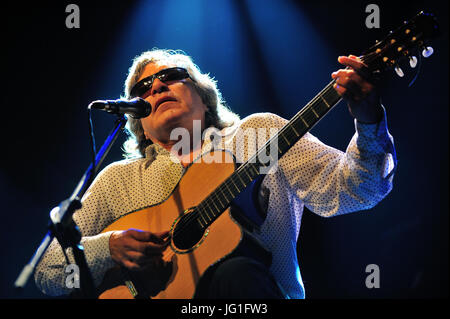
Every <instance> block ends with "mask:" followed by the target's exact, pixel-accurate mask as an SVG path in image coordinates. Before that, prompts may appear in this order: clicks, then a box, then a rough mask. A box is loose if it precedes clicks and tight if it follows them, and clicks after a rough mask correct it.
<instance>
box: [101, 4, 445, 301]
mask: <svg viewBox="0 0 450 319" xmlns="http://www.w3.org/2000/svg"><path fill="white" fill-rule="evenodd" d="M438 33H439V31H438V25H437V22H436V19H435V17H434V16H433V15H431V14H427V13H424V12H420V13H419V14H418V15H416V16H415V17H414V18H412V19H411V20H410V21H408V22H404V23H403V25H401V26H400V27H399V28H398V29H396V30H395V31H394V32H391V33H390V34H389V35H388V36H387V37H386V38H385V39H384V40H382V41H379V42H377V43H376V44H375V45H374V46H372V47H371V48H369V49H368V50H367V51H366V52H365V53H364V54H363V55H362V56H361V57H360V59H361V60H362V61H363V62H364V63H365V64H366V65H367V67H368V71H369V72H370V73H371V74H373V75H381V74H382V73H383V72H385V71H387V70H391V69H395V71H396V72H397V74H399V75H400V76H401V75H402V71H401V69H399V67H398V65H399V63H400V62H401V61H403V60H405V59H410V64H411V66H412V67H415V64H416V63H417V58H416V57H415V56H414V55H417V53H418V51H419V50H423V52H422V55H423V56H424V57H428V55H429V54H430V52H431V50H432V49H431V48H430V47H427V43H428V42H429V41H430V40H431V39H432V38H433V37H435V36H437V35H438ZM419 53H420V52H419ZM419 58H420V55H419ZM334 83H335V81H334V80H333V81H331V82H330V83H329V84H328V85H327V86H326V87H325V88H324V89H323V90H322V91H321V92H319V93H318V94H317V95H316V96H315V97H314V98H313V99H312V100H311V101H310V102H309V103H308V104H307V105H306V106H304V107H303V108H302V109H301V110H300V111H299V112H298V113H297V114H296V115H295V116H294V117H293V118H292V119H291V120H290V121H289V122H288V123H287V124H286V125H285V126H284V127H283V128H281V129H280V131H279V132H278V133H277V134H276V135H275V136H274V137H273V138H271V139H269V140H268V141H267V142H266V144H265V145H264V146H263V147H261V148H260V149H259V150H258V151H257V152H256V154H255V155H254V156H253V157H252V158H250V159H249V160H248V161H247V162H245V163H243V164H241V165H240V166H239V167H238V166H237V165H236V163H235V161H234V157H233V154H231V153H229V152H226V151H215V152H214V154H208V156H214V158H216V159H217V156H219V157H220V158H221V159H222V161H217V160H216V161H215V162H214V163H207V162H208V161H203V160H201V158H199V159H198V160H196V161H194V162H193V163H192V164H191V165H190V166H189V167H188V169H187V170H186V172H185V174H184V175H183V176H182V178H181V179H180V181H179V183H178V184H177V186H176V187H175V188H174V190H173V191H172V193H171V195H170V196H169V197H168V198H167V199H165V200H164V201H163V202H162V203H160V204H157V205H155V206H151V207H147V208H145V209H142V210H139V211H135V212H131V213H128V214H126V215H124V216H122V217H120V218H119V219H117V220H116V221H115V222H113V223H112V224H111V225H109V226H108V227H106V228H105V229H104V230H103V231H102V232H103V233H104V232H108V231H113V230H126V229H129V228H137V229H141V230H146V231H152V232H161V231H164V230H166V229H170V246H168V248H167V249H166V250H165V252H164V254H163V260H164V261H165V262H166V267H164V268H163V269H162V270H161V271H158V272H149V271H147V272H145V271H143V272H139V273H138V272H131V271H127V270H126V269H124V268H120V267H119V266H117V267H114V268H113V269H111V270H109V271H108V272H107V273H106V274H105V277H104V280H103V282H102V284H101V286H100V287H99V291H100V292H101V293H100V294H99V298H104V299H110V298H111V299H121V298H139V297H143V298H155V299H187V298H192V297H193V295H194V293H195V289H196V286H197V284H198V282H199V280H200V278H201V277H202V276H206V275H207V274H208V273H209V271H211V270H212V269H213V268H214V267H215V266H216V265H218V264H219V263H220V262H221V261H222V260H224V259H226V258H230V257H231V256H235V255H246V256H248V255H250V256H251V257H253V258H257V259H259V260H260V261H261V262H263V263H265V264H266V265H270V262H271V254H270V252H269V251H267V250H265V249H264V247H263V245H261V244H260V243H259V241H258V240H257V239H256V238H255V237H254V236H253V235H252V232H251V231H252V230H253V229H255V228H256V229H257V228H259V226H260V225H261V224H262V223H263V221H264V214H262V213H261V212H260V210H259V209H258V207H257V205H253V203H254V202H255V197H256V192H257V189H258V185H259V183H260V182H261V180H262V176H264V175H262V174H260V169H261V168H263V167H266V166H267V165H269V164H267V163H263V162H261V161H260V160H259V159H260V158H262V157H261V156H260V155H261V154H265V155H269V154H270V149H273V148H275V149H276V150H277V151H278V158H280V157H282V156H283V155H284V154H285V153H286V152H287V151H288V150H289V149H290V148H291V146H292V145H294V144H295V143H296V142H297V141H298V140H299V139H300V138H301V137H302V136H303V135H304V134H306V133H307V132H308V131H309V130H311V128H312V127H313V126H314V125H315V124H316V123H317V122H318V121H319V120H320V119H321V118H323V117H324V116H325V115H326V114H327V113H328V112H329V111H330V110H331V109H332V108H333V107H334V106H335V105H336V104H337V103H338V102H339V101H340V100H341V99H342V98H341V96H340V95H339V94H338V93H337V92H336V91H335V89H334V88H333V85H334ZM199 181H201V183H199Z"/></svg>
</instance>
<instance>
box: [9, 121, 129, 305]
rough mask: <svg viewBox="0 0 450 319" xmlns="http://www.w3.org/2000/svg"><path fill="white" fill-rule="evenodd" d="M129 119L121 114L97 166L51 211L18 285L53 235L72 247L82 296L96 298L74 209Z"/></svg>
mask: <svg viewBox="0 0 450 319" xmlns="http://www.w3.org/2000/svg"><path fill="white" fill-rule="evenodd" d="M126 122H127V119H126V118H125V116H124V115H118V118H117V120H116V122H115V126H114V128H113V130H112V131H111V133H110V134H109V136H108V137H107V138H106V140H105V142H104V143H103V145H102V147H101V149H100V150H99V151H98V153H97V155H96V157H95V165H94V163H91V164H90V165H89V167H88V168H87V170H86V172H85V173H84V175H83V177H82V178H81V180H80V182H79V183H78V185H77V187H76V188H75V190H74V192H73V193H72V195H71V196H70V197H69V198H68V199H66V200H64V201H62V202H61V203H60V204H59V206H57V207H55V208H53V209H52V210H51V212H50V222H49V230H48V232H47V234H46V235H45V237H44V239H43V240H42V242H41V244H40V245H39V247H38V249H37V250H36V252H35V253H34V255H33V257H32V258H31V260H30V261H29V262H28V264H27V265H25V267H24V268H23V270H22V272H21V273H20V275H19V277H18V278H17V279H16V282H15V283H14V286H15V287H16V288H24V287H25V285H26V283H27V281H28V279H29V277H30V276H31V275H32V274H33V272H34V270H35V268H36V266H37V264H38V263H39V261H40V260H41V258H42V256H43V255H44V253H45V252H46V250H47V248H48V246H49V245H50V243H51V241H52V240H53V238H56V239H57V240H58V241H59V243H60V245H61V247H62V248H63V250H64V251H65V249H66V248H69V247H71V248H72V250H73V255H74V257H75V262H76V264H77V266H78V267H79V270H80V290H81V296H82V297H83V298H96V297H97V293H96V289H95V286H94V281H93V279H92V275H91V273H90V270H89V267H88V265H87V262H86V257H85V255H84V248H83V246H82V245H81V243H80V241H81V233H80V231H79V228H78V226H77V225H76V224H75V222H74V220H73V219H72V215H73V213H74V212H75V210H77V209H80V208H81V198H82V197H83V195H84V193H85V192H86V191H87V189H88V188H89V186H90V184H91V183H92V181H93V179H94V176H95V173H96V172H97V171H98V168H99V167H100V165H101V164H102V162H103V160H104V159H105V157H106V155H107V154H108V152H109V151H110V149H111V147H112V145H113V143H114V142H115V141H116V139H117V137H118V135H119V132H120V131H121V130H122V129H123V127H124V126H125V124H126Z"/></svg>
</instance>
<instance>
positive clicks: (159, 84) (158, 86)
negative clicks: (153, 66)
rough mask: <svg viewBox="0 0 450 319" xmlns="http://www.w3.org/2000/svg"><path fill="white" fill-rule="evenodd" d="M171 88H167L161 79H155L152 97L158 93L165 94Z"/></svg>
mask: <svg viewBox="0 0 450 319" xmlns="http://www.w3.org/2000/svg"><path fill="white" fill-rule="evenodd" d="M168 90H169V87H168V86H167V84H166V83H164V82H163V81H161V80H160V79H155V80H154V81H153V85H152V92H151V93H152V95H155V94H157V93H161V92H165V91H168Z"/></svg>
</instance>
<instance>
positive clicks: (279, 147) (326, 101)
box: [197, 80, 342, 229]
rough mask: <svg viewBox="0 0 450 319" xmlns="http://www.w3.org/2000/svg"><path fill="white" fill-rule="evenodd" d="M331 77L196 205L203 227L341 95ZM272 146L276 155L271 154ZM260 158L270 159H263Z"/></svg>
mask: <svg viewBox="0 0 450 319" xmlns="http://www.w3.org/2000/svg"><path fill="white" fill-rule="evenodd" d="M334 83H335V81H334V80H333V81H331V82H330V83H329V84H328V85H327V86H326V87H325V88H324V89H323V90H322V91H321V92H320V93H319V94H317V95H316V96H315V97H314V98H313V99H312V100H311V101H310V102H309V103H308V104H307V105H306V106H304V107H303V108H302V109H301V110H300V111H299V112H298V113H297V114H296V115H295V116H294V117H293V118H292V119H291V120H290V121H289V122H288V123H286V124H285V125H284V126H283V127H282V128H281V129H280V130H279V132H278V133H277V134H275V135H274V136H273V137H272V138H270V139H269V140H268V141H267V142H266V143H265V144H264V146H263V147H261V148H260V149H259V150H258V151H257V152H256V153H255V155H253V156H252V157H251V158H250V159H249V160H248V161H247V162H245V163H243V164H242V165H241V166H240V167H239V168H238V169H237V170H236V171H235V172H234V173H233V174H231V176H230V177H229V178H227V179H226V180H225V181H224V182H223V183H222V184H220V185H219V186H218V187H217V188H216V189H215V191H214V192H212V193H211V194H210V195H209V196H208V197H207V198H205V199H204V200H203V201H202V202H201V203H200V204H199V205H198V206H197V214H198V216H197V220H198V222H199V224H200V225H201V226H202V227H203V228H204V229H206V228H207V227H208V226H209V225H211V224H212V223H213V222H214V220H216V219H217V217H219V216H220V214H222V212H223V211H225V210H226V209H227V208H228V207H229V206H230V204H231V203H232V201H233V200H234V199H235V198H236V197H237V196H238V195H239V194H240V193H241V192H242V191H243V190H244V189H245V188H246V187H247V186H248V185H250V183H251V182H252V181H254V180H255V179H256V178H257V177H258V176H259V175H261V168H264V170H265V171H266V172H267V170H268V169H269V168H270V167H269V165H273V164H274V163H275V162H276V161H277V160H278V158H280V157H282V156H283V155H284V154H285V153H286V152H287V151H288V150H289V149H290V148H291V147H292V146H293V145H294V144H295V143H296V142H297V141H298V140H299V139H300V138H301V137H302V136H303V135H305V134H306V133H307V132H308V131H309V130H311V129H312V128H313V126H314V125H315V124H316V123H317V122H319V120H320V119H321V118H323V117H324V116H325V115H326V114H327V113H328V111H330V110H331V109H332V108H333V107H334V106H335V105H336V104H337V103H338V102H339V101H340V100H341V99H342V97H341V96H340V95H339V94H338V93H337V92H336V90H335V89H334V88H333V85H334ZM271 149H272V150H273V149H275V150H276V153H277V158H276V159H274V158H272V157H271V154H273V153H274V152H273V151H272V152H271ZM260 159H270V161H268V162H263V161H261V160H260Z"/></svg>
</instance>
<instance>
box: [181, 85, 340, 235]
mask: <svg viewBox="0 0 450 319" xmlns="http://www.w3.org/2000/svg"><path fill="white" fill-rule="evenodd" d="M334 82H335V81H334V80H333V81H331V82H330V83H329V84H328V85H327V86H326V87H325V88H324V89H323V90H322V91H321V92H320V93H318V94H317V95H316V96H315V97H314V98H313V99H312V100H311V101H310V102H309V103H308V104H307V105H306V106H305V107H304V108H303V109H302V110H300V112H298V113H297V114H296V115H295V116H294V117H293V118H292V120H291V121H290V123H294V122H296V121H297V120H298V119H299V118H301V117H302V116H303V117H302V118H303V119H305V121H307V123H308V121H309V120H315V121H316V122H317V121H318V120H319V119H320V117H319V118H316V117H315V116H314V115H313V113H312V114H311V113H307V111H309V110H310V109H313V106H314V104H315V103H316V102H317V101H319V100H320V99H321V98H322V97H323V96H324V95H325V94H327V93H329V92H330V90H331V89H332V88H333V86H332V84H334ZM333 90H334V89H333ZM329 109H331V107H330V108H329ZM291 126H292V124H291V125H289V124H288V125H285V126H284V127H283V128H282V129H281V130H280V131H279V133H278V134H277V135H275V136H274V137H272V138H270V139H269V140H268V141H267V142H266V143H265V145H264V146H263V147H261V149H260V150H259V151H258V152H257V153H256V154H255V155H253V156H252V157H251V158H250V159H249V160H248V161H247V163H249V162H250V160H251V159H253V158H255V157H256V156H258V155H259V154H260V153H261V152H262V151H261V150H264V149H266V147H267V146H270V145H271V144H272V143H273V141H274V139H275V137H277V136H281V135H285V136H286V132H287V131H288V129H290V128H291ZM291 134H293V133H292V131H291ZM246 168H247V167H246V165H242V166H240V167H239V168H238V169H237V170H236V171H235V172H233V174H232V175H231V176H230V178H228V179H227V180H225V182H223V183H222V184H221V185H219V186H218V187H217V188H216V190H215V191H214V192H213V194H215V193H217V191H218V190H220V189H224V188H225V189H228V190H230V189H233V187H232V186H236V185H235V184H236V183H235V182H237V181H236V180H234V179H233V178H234V176H236V175H237V174H241V172H242V171H243V170H244V169H246ZM258 175H260V174H258ZM258 175H257V176H258ZM257 176H255V177H254V178H253V179H252V181H253V180H254V179H255V178H256V177H257ZM252 181H250V182H249V183H251V182H252ZM243 186H244V188H245V187H247V186H248V185H243ZM236 188H237V186H236ZM240 191H242V190H240ZM240 191H239V192H240ZM221 193H222V194H223V196H224V197H225V199H226V201H227V202H229V203H228V205H226V207H225V208H224V207H222V209H221V211H220V212H219V213H220V214H221V213H223V211H225V210H226V209H227V208H228V207H229V204H230V203H231V202H232V200H233V199H234V198H235V196H236V195H235V194H233V192H231V191H229V195H231V198H232V200H231V201H230V200H229V199H228V197H227V196H225V194H224V192H223V191H222V192H221ZM216 197H217V195H216ZM212 203H213V202H212V198H211V195H210V196H208V197H207V198H206V199H205V200H203V201H202V202H201V203H200V205H198V206H197V210H194V212H192V213H190V214H188V215H187V216H186V215H185V216H186V217H185V220H184V221H183V225H181V227H179V228H175V229H176V230H177V232H175V229H174V232H173V236H175V235H176V233H178V234H179V232H182V231H184V230H185V229H187V228H191V225H192V223H193V222H196V221H198V218H199V215H201V214H202V212H201V210H198V207H199V206H203V207H205V210H204V212H206V208H208V209H209V210H210V211H213V210H214V209H213V208H212V206H211V205H212ZM221 206H223V205H221ZM206 214H207V216H208V217H210V216H209V214H208V213H207V212H206ZM220 214H219V215H220ZM213 215H214V217H216V216H215V214H213ZM181 218H183V217H181ZM203 219H204V218H203ZM209 219H211V218H209ZM204 220H205V219H204ZM212 221H214V218H213V220H212ZM202 228H204V227H202Z"/></svg>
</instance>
